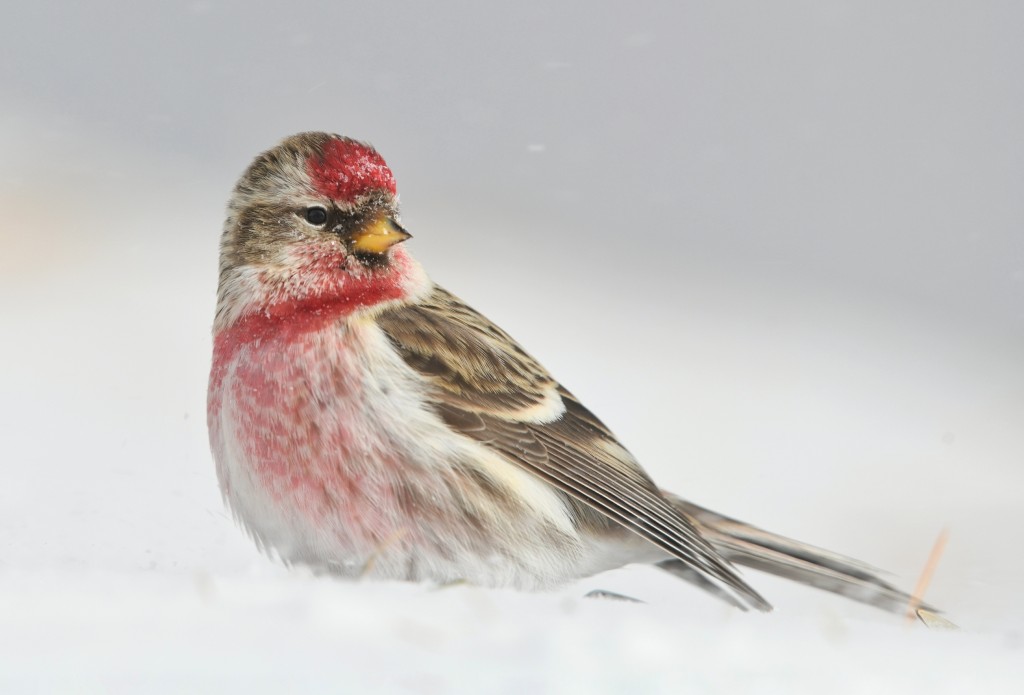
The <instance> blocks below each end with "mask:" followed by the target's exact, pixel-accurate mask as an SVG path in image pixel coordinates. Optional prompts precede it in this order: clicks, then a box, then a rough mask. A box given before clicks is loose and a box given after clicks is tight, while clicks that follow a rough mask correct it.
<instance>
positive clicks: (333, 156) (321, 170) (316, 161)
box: [306, 140, 397, 202]
mask: <svg viewBox="0 0 1024 695" xmlns="http://www.w3.org/2000/svg"><path fill="white" fill-rule="evenodd" d="M306 171H307V172H308V173H309V178H310V180H311V181H312V182H313V187H314V188H316V190H317V192H318V193H320V194H321V195H325V196H327V197H329V198H333V199H334V200H341V201H345V202H353V201H354V200H355V199H356V198H358V197H359V196H361V195H365V194H366V193H369V192H370V191H374V190H385V191H388V192H390V193H391V195H395V194H396V193H397V189H396V187H395V177H394V175H393V174H392V173H391V169H389V168H388V165H387V164H386V163H385V162H384V158H383V157H381V156H380V155H379V154H377V151H376V150H374V149H373V148H372V147H367V146H366V145H363V144H360V143H358V142H355V141H353V140H328V141H327V144H325V145H324V147H323V150H322V151H321V152H320V154H319V155H313V156H312V157H310V158H309V159H308V160H306Z"/></svg>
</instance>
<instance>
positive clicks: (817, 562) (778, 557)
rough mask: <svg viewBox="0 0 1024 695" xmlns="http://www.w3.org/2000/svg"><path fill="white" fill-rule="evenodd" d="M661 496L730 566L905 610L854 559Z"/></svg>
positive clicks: (902, 599)
mask: <svg viewBox="0 0 1024 695" xmlns="http://www.w3.org/2000/svg"><path fill="white" fill-rule="evenodd" d="M666 497H667V498H668V499H669V500H670V501H671V502H672V504H673V505H674V506H676V508H678V509H679V510H680V511H682V512H684V513H685V514H686V515H687V516H689V517H690V518H691V519H693V520H694V521H695V522H696V524H697V527H698V528H699V529H700V531H701V533H702V534H703V535H704V537H705V538H706V539H707V540H708V541H709V542H710V543H711V545H712V546H714V548H715V550H717V551H718V552H719V553H721V554H722V556H723V557H725V559H727V560H729V561H730V562H733V563H736V564H737V565H743V566H746V567H750V568H753V569H757V570H761V571H763V572H769V573H771V574H774V575H777V576H779V577H784V578H786V579H791V580H793V581H796V582H800V583H802V584H807V585H808V586H813V587H816V588H818V589H823V590H825V591H831V592H832V593H834V594H839V595H841V596H845V597H847V598H849V599H852V600H854V601H859V602H861V603H866V604H869V605H872V606H876V607H878V608H881V609H883V610H886V611H890V612H893V613H905V612H906V611H907V609H908V608H909V607H910V605H911V601H912V597H911V596H910V594H908V593H906V592H903V591H900V590H899V589H897V588H896V587H895V586H893V585H892V584H889V583H888V582H886V581H884V580H882V579H881V578H880V577H879V576H878V575H879V574H880V571H879V570H877V569H875V568H874V567H871V566H870V565H867V564H865V563H863V562H860V561H859V560H854V559H853V558H849V557H845V556H843V555H840V554H838V553H834V552H831V551H829V550H825V549H823V548H817V547H815V546H813V545H808V544H806V543H801V542H800V541H795V540H793V539H791V538H786V537H784V536H779V535H777V534H774V533H769V532H768V531H765V530H763V529H759V528H757V527H756V526H751V525H750V524H745V523H743V522H742V521H737V520H736V519H731V518H729V517H727V516H722V515H721V514H717V513H715V512H712V511H710V510H708V509H704V508H703V507H699V506H697V505H695V504H693V503H691V502H687V501H686V500H683V499H680V498H678V497H676V496H674V495H671V494H667V495H666ZM670 564H671V561H669V562H668V563H662V564H661V565H659V566H660V567H662V569H665V570H667V571H669V572H672V573H673V574H676V575H677V576H681V578H683V579H687V580H688V581H691V582H692V581H693V580H692V579H691V578H689V577H686V576H683V575H681V574H680V573H679V572H678V571H677V569H676V568H674V567H671V566H669V565H670ZM702 588H704V587H702ZM712 593H714V592H712ZM914 605H915V606H917V607H920V608H924V609H925V610H929V611H932V612H938V611H936V609H935V608H933V607H931V606H929V605H928V604H924V603H920V604H918V603H916V602H915V604H914Z"/></svg>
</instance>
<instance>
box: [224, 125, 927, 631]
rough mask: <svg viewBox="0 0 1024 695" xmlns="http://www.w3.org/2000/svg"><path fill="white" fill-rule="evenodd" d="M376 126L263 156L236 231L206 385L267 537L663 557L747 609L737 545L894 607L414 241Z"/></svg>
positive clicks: (400, 548) (584, 572)
mask: <svg viewBox="0 0 1024 695" xmlns="http://www.w3.org/2000/svg"><path fill="white" fill-rule="evenodd" d="M410 237H411V235H410V234H409V232H408V231H406V229H405V228H404V227H403V226H402V224H401V222H400V217H399V209H398V192H397V186H396V183H395V177H394V175H393V173H392V171H391V169H390V168H389V166H388V165H387V163H386V162H385V161H384V159H383V157H382V156H381V155H380V154H379V153H378V152H377V150H375V149H374V148H373V147H372V146H370V145H369V144H366V143H364V142H361V141H358V140H355V139H352V138H348V137H344V136H341V135H336V134H330V133H321V132H305V133H299V134H297V135H293V136H291V137H288V138H286V139H284V140H283V141H281V142H280V143H279V144H278V145H277V146H275V147H273V148H271V149H269V150H267V151H265V152H263V153H262V154H260V155H259V156H257V157H256V158H255V160H254V161H253V162H252V163H251V164H250V165H249V167H248V168H247V169H246V170H245V172H244V173H243V174H242V176H241V178H240V179H239V181H238V183H237V185H236V186H235V188H234V191H233V194H232V196H231V198H230V201H229V203H228V209H227V215H226V221H225V224H224V229H223V234H222V237H221V242H220V263H219V282H218V290H217V306H216V314H215V318H214V325H213V357H212V366H211V370H210V380H209V389H208V403H207V424H208V430H209V437H210V446H211V451H212V454H213V458H214V460H215V465H216V472H217V478H218V481H219V485H220V489H221V492H222V495H223V498H224V500H225V502H226V504H227V505H228V507H229V508H230V510H231V511H232V513H233V515H234V517H235V518H236V520H237V521H238V522H239V523H240V525H241V526H242V527H243V528H244V529H245V531H246V532H247V533H248V534H249V535H250V536H251V537H252V539H253V540H254V541H255V543H256V544H257V546H258V547H259V548H260V549H261V550H262V551H263V552H265V553H267V554H268V555H270V556H272V557H274V558H277V559H278V560H280V561H282V562H284V563H287V564H289V565H303V566H306V567H309V568H312V570H314V571H316V572H322V573H327V574H331V575H335V576H339V577H345V578H349V579H376V580H401V581H413V582H427V583H435V584H437V585H447V584H452V583H468V584H472V585H478V586H483V587H505V588H513V589H519V590H524V591H539V590H550V589H554V588H557V587H560V586H563V585H566V584H570V583H572V582H576V581H578V580H580V579H582V578H586V577H590V576H593V575H596V574H598V573H600V572H603V571H606V570H610V569H615V568H618V567H622V566H624V565H629V564H634V563H640V564H650V565H654V566H656V567H658V568H660V569H662V570H665V571H667V572H669V573H671V574H672V575H674V576H676V577H678V578H680V579H682V580H685V581H686V582H689V583H691V584H693V585H695V586H697V587H699V588H701V589H703V590H705V591H707V592H709V593H710V594H711V595H713V596H715V597H717V598H719V599H721V600H723V601H725V602H727V603H729V604H731V605H733V606H736V607H737V608H741V609H744V610H747V609H755V610H760V611H768V610H770V609H771V604H770V603H769V602H768V601H767V600H766V599H765V598H764V597H763V596H761V594H759V593H758V592H757V591H756V590H755V589H754V588H753V587H752V586H751V585H750V584H748V582H747V581H746V579H744V578H743V577H742V576H741V575H740V573H739V571H738V569H737V566H745V567H749V568H753V569H756V570H760V571H765V572H768V573H772V574H775V575H778V576H781V577H784V578H788V579H791V580H795V581H797V582H800V583H803V584H806V585H810V586H813V587H817V588H819V589H824V590H827V591H830V592H833V593H836V594H840V595H842V596H846V597H848V598H851V599H854V600H856V601H860V602H863V603H866V604H870V605H873V606H876V607H879V608H882V609H884V610H887V611H891V612H896V613H902V612H905V611H906V610H907V607H908V604H911V601H912V600H913V599H912V598H911V596H910V595H908V594H907V593H904V592H903V591H901V590H899V589H898V588H896V587H895V586H893V585H892V584H890V583H888V582H887V581H885V580H883V579H882V578H881V577H880V576H879V575H880V573H879V571H878V570H876V569H874V568H873V567H871V566H869V565H867V564H865V563H862V562H860V561H857V560H854V559H851V558H848V557H845V556H843V555H840V554H837V553H833V552H831V551H828V550H824V549H821V548H817V547H814V546H811V545H808V544H805V543H802V542H799V541H795V540H792V539H790V538H787V537H784V536H781V535H777V534H774V533H770V532H768V531H765V530H762V529H760V528H758V527H756V526H753V525H750V524H747V523H744V522H742V521H739V520H737V519H734V518H731V517H728V516H724V515H721V514H718V513H716V512H713V511H711V510H709V509H705V508H703V507H701V506H698V505H697V504H694V503H693V502H690V501H688V500H686V499H684V498H682V497H680V496H678V495H675V494H672V493H670V492H668V491H665V490H662V489H661V488H659V487H658V486H657V485H656V484H655V482H654V481H653V479H652V478H651V477H650V476H649V475H648V474H647V473H646V472H645V471H644V469H643V468H641V466H640V464H639V463H638V462H637V460H636V459H635V458H634V457H633V455H632V454H630V453H629V451H628V450H627V449H626V448H625V447H624V446H623V445H622V444H621V443H620V442H619V440H618V439H617V438H616V437H615V435H614V434H613V433H612V431H611V430H610V429H609V428H608V427H607V426H606V425H605V424H604V423H603V422H602V421H601V420H600V419H599V418H598V417H597V416H596V415H594V414H593V413H592V412H591V411H590V410H588V409H587V408H586V407H585V406H584V405H583V404H582V403H581V402H580V400H579V399H578V398H576V396H574V395H573V393H572V392H571V391H569V390H568V389H567V388H565V387H564V386H563V385H562V384H561V383H559V382H558V381H556V380H555V378H554V377H553V376H551V374H549V372H548V371H547V370H546V369H545V368H544V367H543V366H542V365H541V364H540V362H538V361H537V360H536V359H535V358H534V357H532V356H531V355H530V354H529V353H528V352H526V350H525V349H523V348H522V347H521V346H520V345H519V344H518V343H517V342H516V341H515V340H513V338H512V337H511V336H509V335H508V334H507V333H506V332H505V331H503V330H502V329H501V328H499V327H498V326H497V325H495V324H494V323H493V322H491V321H490V320H489V319H488V318H486V317H485V316H483V315H482V314H480V313H479V312H477V311H475V310H474V309H473V308H471V307H470V306H469V305H468V304H467V303H465V302H463V301H462V300H461V299H459V298H458V297H457V296H455V295H454V294H452V293H450V292H449V291H447V290H446V289H444V288H442V287H441V286H440V285H437V284H435V283H434V282H433V281H432V280H431V279H430V278H429V276H428V275H427V274H426V272H425V271H424V270H423V267H422V266H421V265H420V264H419V263H418V262H417V261H416V260H415V259H414V258H413V257H412V256H411V255H410V253H409V251H408V250H407V245H406V244H404V243H403V242H405V241H406V240H408V239H409V238H410Z"/></svg>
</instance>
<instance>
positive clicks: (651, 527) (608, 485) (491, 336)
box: [377, 287, 769, 610]
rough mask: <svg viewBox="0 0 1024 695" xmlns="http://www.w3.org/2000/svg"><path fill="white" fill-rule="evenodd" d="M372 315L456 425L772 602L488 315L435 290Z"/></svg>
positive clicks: (704, 570)
mask: <svg viewBox="0 0 1024 695" xmlns="http://www.w3.org/2000/svg"><path fill="white" fill-rule="evenodd" d="M377 320H378V323H379V325H380V326H381V328H382V329H383V330H384V332H385V334H386V335H387V336H388V338H389V339H390V340H391V342H392V343H393V345H394V346H395V348H396V349H397V350H398V352H399V354H400V355H401V356H402V357H403V358H404V360H405V361H406V363H407V364H409V366H411V367H412V368H413V369H414V370H416V371H417V372H418V373H419V374H420V375H421V376H422V377H423V378H424V379H425V380H426V382H427V383H428V384H429V385H430V387H431V396H432V398H433V400H434V407H435V408H436V410H437V412H438V414H439V415H440V417H441V418H442V419H443V420H444V421H445V422H446V423H447V424H448V425H449V426H450V427H452V428H453V429H454V430H456V431H458V432H460V433H462V434H463V435H465V436H467V437H470V438H472V439H474V440H476V441H478V442H480V443H482V444H484V445H486V446H488V447H490V448H491V449H493V450H494V451H496V452H499V453H500V454H502V455H503V457H504V458H506V459H507V460H509V461H511V462H513V463H515V464H516V465H518V466H520V467H522V468H524V469H525V470H528V471H530V472H531V473H533V474H534V475H536V476H538V477H539V478H541V479H543V480H545V481H547V482H548V483H550V484H551V485H553V486H555V487H557V488H558V489H560V490H562V491H563V492H564V493H565V494H567V495H569V496H570V497H571V498H573V499H575V500H577V501H579V502H582V503H583V504H585V505H586V506H587V507H589V508H591V509H593V510H596V511H597V512H599V513H600V514H602V515H604V516H605V517H607V518H608V519H611V520H612V521H614V522H615V523H617V524H620V525H622V526H623V527H625V528H628V529H630V530H631V531H633V532H634V533H637V534H639V535H640V536H642V537H643V538H645V539H647V540H648V541H649V542H651V543H653V544H654V545H656V546H658V547H660V548H662V549H663V550H665V551H666V552H667V553H669V554H670V555H672V556H673V557H676V558H678V559H679V560H680V561H682V562H683V563H685V564H686V565H687V566H689V567H692V568H694V569H695V570H696V571H698V572H700V573H701V574H702V575H703V576H704V577H710V578H713V579H714V580H716V581H717V582H719V583H720V584H722V585H724V586H726V587H728V588H729V589H731V590H732V591H733V592H734V593H735V594H737V595H738V596H740V597H742V599H743V600H744V601H745V602H746V603H747V604H749V605H751V606H753V607H756V608H759V609H761V610H767V609H768V608H769V605H768V603H767V602H766V601H765V600H764V599H763V598H762V597H761V596H760V595H759V594H758V593H757V592H755V591H754V590H753V589H752V588H750V587H749V586H748V585H747V584H746V583H745V582H744V581H743V580H742V579H741V578H740V577H739V576H738V575H737V574H736V572H735V570H734V569H733V568H732V566H731V565H730V564H729V562H728V561H727V560H726V559H724V558H723V557H722V555H720V554H719V553H718V552H717V551H716V550H715V549H714V548H713V547H712V546H711V544H710V543H708V542H707V540H705V539H704V537H703V536H702V535H701V534H700V532H699V531H698V530H697V528H696V526H695V525H694V524H693V522H692V521H691V520H690V519H689V518H688V517H687V516H686V515H685V514H684V513H683V512H681V511H680V510H678V509H677V508H675V507H673V506H672V504H670V503H669V502H668V501H667V500H666V499H665V498H664V497H663V496H662V493H661V492H660V491H659V490H658V488H657V487H656V486H655V485H654V483H653V481H651V479H650V478H649V477H648V476H647V474H646V473H644V471H643V469H641V468H640V466H639V465H638V464H637V463H636V461H635V460H634V459H633V457H632V455H630V454H629V452H628V451H626V449H625V448H623V447H622V446H621V445H620V444H619V443H618V441H617V440H616V439H615V436H614V435H613V434H612V433H611V431H610V430H609V429H608V428H607V427H606V426H605V425H604V423H602V422H601V421H600V420H599V419H598V418H597V417H595V416H594V415H593V413H591V412H590V411H589V410H587V409H586V408H585V407H583V405H582V404H581V403H580V402H579V401H578V400H577V399H576V398H575V397H574V396H573V395H572V394H571V393H570V392H569V391H567V390H566V389H565V388H563V387H562V386H560V385H559V384H558V383H557V382H556V381H555V380H554V379H553V378H552V377H551V375H550V374H548V372H547V371H546V370H545V369H544V368H543V367H542V366H541V365H540V364H539V363H538V362H537V361H536V360H535V359H533V358H532V357H531V356H530V355H529V354H527V353H526V351H524V350H523V349H522V348H521V347H520V346H519V345H518V344H517V343H516V342H515V341H514V340H512V338H511V337H509V335H508V334H506V333H505V332H504V331H502V330H501V329H500V328H498V327H497V326H495V325H494V324H493V323H491V322H490V321H489V320H487V319H486V318H485V317H484V316H482V315H481V314H479V313H477V312H476V311H474V310H473V309H471V308H470V307H468V306H467V305H466V304H464V303H463V302H461V301H460V300H459V299H457V298H456V297H455V296H453V295H452V294H450V293H448V292H447V291H445V290H443V289H441V288H440V287H435V288H434V290H433V291H432V293H431V294H430V295H429V296H428V297H426V298H425V299H424V300H422V301H420V302H418V303H416V304H411V305H406V306H400V307H393V308H389V309H387V310H385V311H383V312H382V313H381V314H380V315H378V317H377ZM552 403H553V404H555V405H557V406H558V407H556V408H551V407H549V406H550V405H551V404H552ZM545 414H546V415H545Z"/></svg>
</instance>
